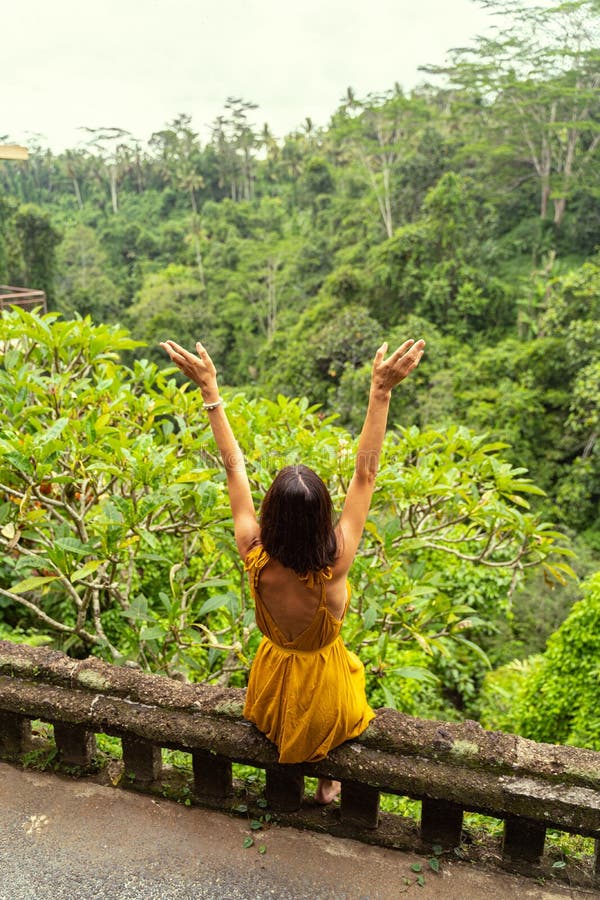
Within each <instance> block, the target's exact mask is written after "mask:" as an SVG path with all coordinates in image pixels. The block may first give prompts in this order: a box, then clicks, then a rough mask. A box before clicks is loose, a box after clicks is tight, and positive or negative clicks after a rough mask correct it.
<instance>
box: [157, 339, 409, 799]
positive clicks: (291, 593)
mask: <svg viewBox="0 0 600 900" xmlns="http://www.w3.org/2000/svg"><path fill="white" fill-rule="evenodd" d="M161 347H163V348H164V350H166V351H167V353H168V354H169V356H170V357H171V359H172V360H173V362H174V363H175V364H176V365H177V366H178V367H179V369H181V371H182V372H183V373H184V374H185V375H187V376H188V378H191V379H192V381H194V382H195V383H196V384H197V385H198V386H199V387H200V390H201V391H202V397H203V398H204V409H205V410H206V412H207V415H208V417H209V421H210V425H211V428H212V431H213V435H214V437H215V440H216V442H217V446H218V448H219V451H220V453H221V458H222V460H223V465H224V466H225V471H226V474H227V487H228V490H229V500H230V503H231V511H232V514H233V523H234V528H235V540H236V543H237V547H238V550H239V553H240V555H241V557H242V559H243V560H244V561H245V564H246V569H247V571H248V575H249V579H250V587H251V591H252V595H253V597H254V601H255V605H256V622H257V625H258V627H259V629H260V630H261V632H262V633H263V639H262V641H261V644H260V646H259V648H258V651H257V654H256V657H255V659H254V662H253V664H252V669H251V672H250V680H249V683H248V690H247V694H246V704H245V707H244V716H245V717H246V718H247V719H249V720H250V721H251V722H254V723H255V725H256V726H257V727H258V728H259V729H260V730H261V731H263V732H264V734H266V735H267V737H268V738H269V739H270V740H271V741H273V743H275V744H276V745H277V747H278V749H279V762H281V763H299V762H314V761H316V760H318V759H323V758H324V757H325V756H327V753H328V752H329V750H331V749H332V748H333V747H336V746H338V744H341V743H343V742H344V741H346V740H348V739H350V738H352V737H356V736H357V735H359V734H360V733H361V732H362V731H364V729H365V728H366V727H367V725H368V724H369V722H370V721H371V719H372V718H373V716H374V715H375V714H374V712H373V710H371V709H370V708H369V706H368V704H367V700H366V696H365V677H364V668H363V665H362V663H361V662H360V660H359V659H358V657H356V656H355V655H354V654H353V653H350V652H349V651H348V650H347V649H346V647H345V646H344V643H343V641H342V639H341V637H340V636H339V632H340V628H341V625H342V622H343V619H344V616H345V614H346V610H347V608H348V602H349V594H350V589H349V585H348V582H347V575H348V571H349V569H350V566H351V565H352V561H353V560H354V556H355V554H356V551H357V549H358V544H359V541H360V538H361V535H362V532H363V528H364V525H365V522H366V519H367V515H368V512H369V507H370V504H371V497H372V495H373V489H374V486H375V476H376V473H377V467H378V464H379V455H380V452H381V447H382V443H383V438H384V435H385V431H386V427H387V417H388V410H389V404H390V397H391V392H392V389H393V388H394V387H395V386H396V385H397V384H399V383H400V382H401V381H403V379H404V378H406V376H407V375H408V374H409V373H410V372H411V371H412V370H413V369H414V368H416V366H417V365H418V364H419V361H420V359H421V357H422V355H423V350H424V347H425V342H424V341H417V342H416V343H415V342H414V341H413V340H409V341H406V342H405V343H404V344H402V346H401V347H398V349H397V350H396V351H395V352H394V353H392V354H391V356H389V357H388V358H387V359H386V358H385V354H386V352H387V344H383V345H382V346H381V347H380V348H379V350H378V351H377V353H376V355H375V360H374V362H373V370H372V377H371V390H370V394H369V404H368V407H367V414H366V418H365V422H364V425H363V429H362V432H361V435H360V438H359V442H358V451H357V455H356V465H355V470H354V475H353V477H352V480H351V482H350V485H349V487H348V493H347V495H346V499H345V502H344V508H343V510H342V514H341V516H340V519H339V522H338V523H337V525H336V526H335V527H334V525H333V519H332V504H331V498H330V496H329V492H328V491H327V488H326V487H325V485H324V483H323V482H322V481H321V479H320V478H319V477H318V475H316V473H315V472H313V471H312V470H311V469H309V468H308V467H306V466H287V467H286V468H285V469H282V471H281V472H279V474H278V475H277V477H276V478H275V480H274V481H273V483H272V485H271V487H270V488H269V490H268V491H267V494H266V495H265V498H264V500H263V503H262V507H261V516H260V522H259V521H258V520H257V518H256V513H255V511H254V503H253V501H252V495H251V492H250V485H249V482H248V476H247V474H246V467H245V464H244V458H243V456H242V453H241V451H240V449H239V447H238V445H237V442H236V440H235V437H234V435H233V432H232V430H231V426H230V425H229V421H228V419H227V416H226V414H225V410H224V408H223V403H222V400H221V398H220V397H219V390H218V386H217V372H216V369H215V366H214V364H213V362H212V360H211V358H210V356H209V355H208V353H207V351H206V350H205V348H204V347H203V346H202V344H200V343H198V344H196V349H197V351H198V355H197V356H196V355H194V354H193V353H189V352H188V351H187V350H185V349H184V348H183V347H180V346H179V345H178V344H176V343H175V342H174V341H166V342H164V343H161ZM339 791H340V784H339V782H337V781H332V780H331V779H325V778H321V779H319V785H318V788H317V793H316V795H315V799H316V800H317V801H318V802H319V803H330V802H331V800H333V799H334V798H335V797H336V796H337V794H338V793H339Z"/></svg>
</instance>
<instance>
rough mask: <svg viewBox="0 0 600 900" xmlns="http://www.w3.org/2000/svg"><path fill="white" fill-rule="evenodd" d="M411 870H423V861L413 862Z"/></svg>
mask: <svg viewBox="0 0 600 900" xmlns="http://www.w3.org/2000/svg"><path fill="white" fill-rule="evenodd" d="M410 869H411V872H421V871H422V870H423V866H422V865H421V863H413V864H412V866H411V867H410Z"/></svg>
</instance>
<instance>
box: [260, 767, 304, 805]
mask: <svg viewBox="0 0 600 900" xmlns="http://www.w3.org/2000/svg"><path fill="white" fill-rule="evenodd" d="M265 771H266V776H267V784H266V790H265V795H266V798H267V803H268V804H269V806H270V807H271V809H273V810H277V811H280V812H295V810H297V809H300V807H301V805H302V797H303V796H304V776H303V774H302V772H301V771H300V768H299V767H298V766H296V765H286V766H283V765H282V766H274V767H273V768H268V769H266V770H265Z"/></svg>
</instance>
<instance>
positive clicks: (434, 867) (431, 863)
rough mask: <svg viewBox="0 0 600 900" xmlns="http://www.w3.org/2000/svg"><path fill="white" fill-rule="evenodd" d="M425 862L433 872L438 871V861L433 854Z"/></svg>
mask: <svg viewBox="0 0 600 900" xmlns="http://www.w3.org/2000/svg"><path fill="white" fill-rule="evenodd" d="M427 862H428V863H429V868H430V869H432V870H433V871H434V872H439V871H440V861H439V859H436V857H435V856H433V857H432V858H431V859H428V860H427Z"/></svg>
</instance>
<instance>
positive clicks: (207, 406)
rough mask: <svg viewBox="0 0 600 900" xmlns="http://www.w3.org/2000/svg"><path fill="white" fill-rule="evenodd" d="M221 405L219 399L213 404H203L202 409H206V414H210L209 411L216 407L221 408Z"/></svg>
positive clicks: (221, 401)
mask: <svg viewBox="0 0 600 900" xmlns="http://www.w3.org/2000/svg"><path fill="white" fill-rule="evenodd" d="M222 403H223V398H222V397H219V399H218V400H215V402H214V403H203V404H202V409H206V410H208V412H210V410H211V409H216V408H217V406H221V404H222Z"/></svg>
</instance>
